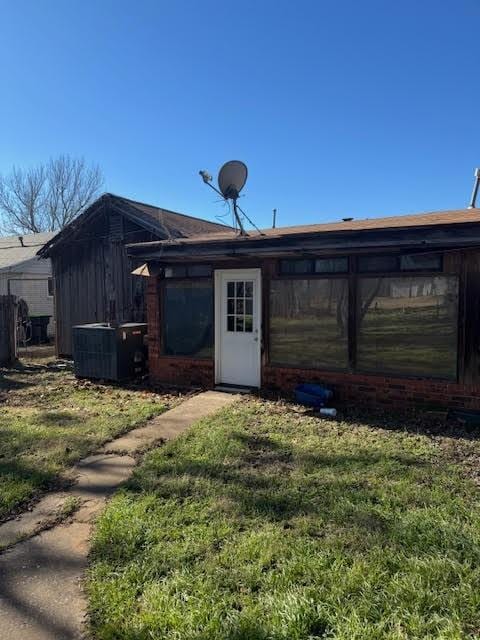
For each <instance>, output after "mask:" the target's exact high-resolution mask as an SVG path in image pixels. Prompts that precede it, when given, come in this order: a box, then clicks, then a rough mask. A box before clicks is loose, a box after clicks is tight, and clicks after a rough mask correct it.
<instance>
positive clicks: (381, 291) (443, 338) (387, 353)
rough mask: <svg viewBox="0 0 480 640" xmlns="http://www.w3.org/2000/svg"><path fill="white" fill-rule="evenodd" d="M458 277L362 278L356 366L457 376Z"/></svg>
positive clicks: (452, 377)
mask: <svg viewBox="0 0 480 640" xmlns="http://www.w3.org/2000/svg"><path fill="white" fill-rule="evenodd" d="M457 314H458V278H457V277H456V276H433V277H432V276H412V277H407V276H403V277H400V276H398V277H391V276H388V277H383V278H381V277H379V278H371V277H370V278H360V279H359V286H358V308H357V325H358V330H357V368H358V369H360V370H363V371H371V372H376V373H391V374H400V375H414V376H426V377H432V378H444V379H455V378H456V372H457Z"/></svg>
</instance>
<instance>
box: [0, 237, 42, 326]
mask: <svg viewBox="0 0 480 640" xmlns="http://www.w3.org/2000/svg"><path fill="white" fill-rule="evenodd" d="M54 235H55V234H54V233H32V234H28V235H23V236H10V237H7V238H0V295H5V294H7V293H11V294H12V295H15V296H17V297H18V298H23V299H24V300H25V302H26V303H27V305H28V310H29V313H30V315H36V316H39V315H45V316H51V318H50V322H49V325H48V334H49V335H50V336H53V335H54V334H55V321H54V303H53V281H52V267H51V263H50V260H41V259H40V258H39V257H38V256H37V252H38V251H39V249H40V248H41V247H42V246H43V245H44V244H45V243H46V242H48V241H49V240H51V239H52V238H53V236H54Z"/></svg>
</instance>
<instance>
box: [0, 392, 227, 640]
mask: <svg viewBox="0 0 480 640" xmlns="http://www.w3.org/2000/svg"><path fill="white" fill-rule="evenodd" d="M236 399H237V397H236V396H234V395H230V394H227V393H218V392H215V391H207V392H205V393H201V394H199V395H197V396H193V397H192V398H189V399H188V400H186V401H185V402H183V403H182V404H180V405H179V406H178V407H175V408H174V409H171V410H170V411H167V412H166V413H164V414H162V415H160V416H158V417H157V418H154V419H153V420H151V421H150V422H149V423H148V424H147V425H146V426H145V427H141V428H139V429H135V430H133V431H130V433H128V434H126V435H124V436H122V437H121V438H118V439H117V440H114V441H113V442H110V443H109V444H107V445H106V446H105V447H103V449H102V450H101V451H100V452H99V453H98V454H96V455H93V456H90V457H89V458H86V459H85V460H83V461H82V462H80V463H79V464H78V465H77V466H76V467H75V468H74V474H75V477H76V482H75V484H74V485H73V486H72V487H71V489H69V490H67V491H63V492H59V493H54V494H49V495H47V496H46V497H45V498H44V499H43V500H42V501H41V502H40V503H39V504H38V505H37V506H36V507H35V508H34V509H33V511H31V512H28V513H25V514H23V515H22V516H21V517H20V518H18V519H16V520H11V521H9V522H7V523H5V524H4V525H2V526H0V546H2V547H4V548H5V547H11V548H10V549H8V550H7V551H5V552H4V553H3V554H2V555H0V637H1V638H2V639H3V638H5V639H8V640H26V638H28V640H77V639H80V638H85V632H84V624H83V623H84V619H85V613H86V603H85V599H84V597H83V593H82V579H83V573H84V570H85V568H86V565H87V557H88V550H89V539H90V535H91V532H92V527H93V521H94V519H95V517H96V516H97V515H98V514H99V513H100V512H101V510H102V509H103V508H104V506H105V502H106V500H107V498H108V497H109V495H111V493H112V492H113V491H114V490H115V489H116V488H117V487H118V486H119V484H121V483H122V482H124V481H125V480H126V479H127V478H129V477H130V475H131V474H132V472H133V468H134V466H135V459H134V457H133V455H134V454H137V453H139V452H141V451H144V450H146V449H147V448H149V447H151V446H152V445H153V444H155V443H159V442H162V441H166V440H170V439H173V438H175V437H176V436H178V435H180V434H181V433H183V432H184V431H185V430H186V429H188V428H189V427H190V426H191V425H192V424H193V423H194V422H196V421H197V420H200V419H201V418H204V417H207V416H210V415H212V414H213V413H215V412H217V411H218V410H220V409H222V408H223V407H226V406H228V405H230V404H232V403H233V402H234V401H235V400H236ZM72 504H74V505H75V506H76V507H77V510H76V511H75V513H74V514H73V515H72V516H71V517H69V518H68V520H67V522H64V523H63V524H56V523H57V522H58V520H59V518H61V517H62V512H63V513H64V511H65V508H66V505H72ZM47 527H49V528H48V529H47ZM38 532H40V533H38ZM35 534H37V535H35ZM18 540H23V542H17V541H18ZM16 542H17V543H16ZM15 543H16V544H15Z"/></svg>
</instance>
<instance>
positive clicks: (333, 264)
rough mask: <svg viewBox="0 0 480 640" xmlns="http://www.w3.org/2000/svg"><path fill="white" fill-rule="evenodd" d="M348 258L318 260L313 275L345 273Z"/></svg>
mask: <svg viewBox="0 0 480 640" xmlns="http://www.w3.org/2000/svg"><path fill="white" fill-rule="evenodd" d="M347 272H348V258H318V259H317V260H315V273H347Z"/></svg>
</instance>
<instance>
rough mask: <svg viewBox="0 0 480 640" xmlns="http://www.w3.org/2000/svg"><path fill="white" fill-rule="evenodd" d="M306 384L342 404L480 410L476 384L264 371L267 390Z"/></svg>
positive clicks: (479, 389)
mask: <svg viewBox="0 0 480 640" xmlns="http://www.w3.org/2000/svg"><path fill="white" fill-rule="evenodd" d="M305 381H309V382H319V383H324V384H326V385H328V386H329V387H330V388H332V389H333V391H334V392H335V398H336V400H337V401H338V402H339V403H341V404H357V405H365V406H380V407H385V408H387V407H391V408H393V409H405V408H407V407H418V408H424V409H429V408H432V409H433V408H437V407H438V408H445V407H455V408H465V409H480V386H478V385H477V386H473V385H463V384H456V383H453V382H441V381H433V380H411V379H405V378H393V377H383V376H372V375H360V374H348V373H332V372H322V371H312V370H302V369H291V368H282V367H271V366H266V367H264V368H263V376H262V384H263V386H264V387H265V388H267V389H270V390H279V391H281V392H283V393H290V392H291V391H293V389H294V388H295V386H296V385H297V384H299V383H301V382H305Z"/></svg>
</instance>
